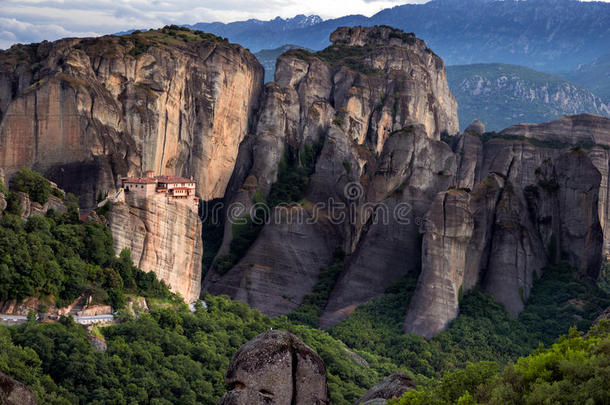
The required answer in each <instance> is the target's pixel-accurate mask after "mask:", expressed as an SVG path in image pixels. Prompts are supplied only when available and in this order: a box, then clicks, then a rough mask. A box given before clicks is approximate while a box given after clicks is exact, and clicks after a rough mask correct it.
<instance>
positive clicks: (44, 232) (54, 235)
mask: <svg viewBox="0 0 610 405" xmlns="http://www.w3.org/2000/svg"><path fill="white" fill-rule="evenodd" d="M15 191H22V192H26V193H28V194H29V196H30V198H31V199H32V200H35V201H37V202H45V201H46V200H47V199H48V198H49V194H50V193H51V186H50V183H49V182H48V180H46V179H45V178H44V177H42V176H41V175H39V174H37V173H35V172H32V171H31V170H29V169H24V170H21V171H20V172H19V173H17V175H16V176H15V179H14V181H13V182H12V183H11V191H10V192H8V197H7V203H8V204H7V209H6V210H5V211H4V212H3V213H2V217H1V218H0V301H6V300H9V299H17V300H22V299H24V298H27V297H39V298H41V302H42V303H44V305H55V306H57V307H64V306H67V305H68V304H70V303H71V302H72V301H74V300H75V299H76V298H78V297H79V296H80V295H81V294H83V293H87V294H88V295H90V296H91V297H92V298H93V302H94V303H109V304H111V305H112V306H113V307H114V308H117V309H119V308H121V307H123V305H124V304H125V293H135V294H139V295H144V296H162V297H168V296H169V295H170V292H169V289H168V288H167V286H165V285H164V284H163V283H161V282H159V281H158V280H157V278H156V276H155V274H154V273H145V272H143V271H141V270H139V269H137V268H136V267H135V266H134V265H133V263H132V262H131V257H130V252H129V251H128V250H125V251H123V252H121V254H120V257H119V258H117V257H116V256H115V253H114V250H113V247H112V235H111V234H110V231H109V230H108V228H107V227H106V226H105V225H100V224H96V223H93V222H86V223H83V222H81V221H80V219H79V215H78V206H77V204H76V200H75V199H74V198H71V197H70V196H67V197H66V200H65V201H64V203H65V204H66V206H67V207H66V211H65V212H57V211H54V210H52V209H49V210H48V211H47V214H46V215H45V216H41V215H32V216H30V217H29V218H28V219H27V220H23V219H22V218H21V217H20V216H18V215H19V214H20V213H21V211H22V207H21V206H20V205H19V201H18V200H17V199H16V198H14V195H15Z"/></svg>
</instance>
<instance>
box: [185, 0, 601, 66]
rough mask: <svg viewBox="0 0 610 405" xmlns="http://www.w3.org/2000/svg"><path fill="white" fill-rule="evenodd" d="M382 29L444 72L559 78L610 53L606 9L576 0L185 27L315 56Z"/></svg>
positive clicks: (462, 3)
mask: <svg viewBox="0 0 610 405" xmlns="http://www.w3.org/2000/svg"><path fill="white" fill-rule="evenodd" d="M382 24H386V25H391V26H393V27H397V28H400V29H403V30H405V31H408V32H414V33H415V34H416V35H417V36H418V37H419V38H422V39H424V40H425V41H426V43H427V44H428V45H429V46H430V48H432V49H433V50H434V51H435V52H436V53H437V54H438V55H440V56H441V57H442V58H443V59H444V60H445V62H446V63H447V64H449V65H457V64H471V63H492V62H494V63H495V62H501V63H511V64H517V65H523V66H528V67H531V68H535V69H538V70H546V71H553V72H557V71H567V70H572V69H575V68H576V67H577V66H578V65H580V64H582V63H585V62H589V61H591V60H593V59H595V58H597V57H599V55H603V54H606V53H610V3H602V2H580V1H577V0H521V1H515V0H506V1H494V0H433V1H430V2H428V3H426V4H405V5H402V6H396V7H393V8H390V9H385V10H382V11H380V12H379V13H377V14H375V15H374V16H372V17H370V18H369V17H365V16H362V15H350V16H345V17H341V18H337V19H332V20H327V21H322V20H321V19H320V17H318V16H304V15H299V16H296V17H294V18H289V19H281V18H276V19H274V20H270V21H260V20H248V21H240V22H234V23H229V24H223V23H198V24H195V25H193V26H190V27H192V28H196V29H200V30H203V31H207V32H211V33H214V34H216V35H219V36H222V37H227V38H228V39H229V40H231V41H232V42H237V43H239V44H241V45H243V46H245V47H247V48H249V49H250V50H252V51H253V52H258V51H260V50H261V49H274V48H277V47H280V46H282V45H284V44H295V45H299V46H303V47H307V48H311V49H314V50H320V49H322V48H324V47H326V46H327V45H328V44H329V40H328V37H329V35H330V33H331V32H332V31H333V30H335V29H336V28H337V27H339V26H354V25H365V26H371V25H382Z"/></svg>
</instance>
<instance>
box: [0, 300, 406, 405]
mask: <svg viewBox="0 0 610 405" xmlns="http://www.w3.org/2000/svg"><path fill="white" fill-rule="evenodd" d="M205 302H206V305H207V309H206V308H204V307H203V306H202V305H198V306H197V309H196V311H195V312H194V313H191V312H190V311H189V310H188V308H187V307H186V306H185V305H184V304H176V305H174V307H167V306H157V307H154V306H153V308H152V309H151V312H150V314H143V315H141V316H140V317H139V318H138V319H128V320H126V321H125V322H124V323H122V324H118V325H113V326H107V327H104V328H101V331H102V333H103V335H104V337H105V339H106V343H107V344H108V349H107V351H106V352H101V351H96V350H94V349H93V348H92V347H91V345H90V344H89V342H88V341H87V332H86V331H85V329H84V328H83V327H81V326H80V325H77V324H74V323H73V322H72V321H71V320H70V319H69V318H66V319H63V320H62V321H61V322H58V323H53V324H35V323H27V324H24V325H21V326H18V327H12V328H7V327H0V370H2V371H4V372H6V373H8V374H9V375H11V376H13V377H15V378H17V379H18V380H20V381H23V382H24V383H26V384H27V385H28V386H29V387H31V388H32V389H33V390H34V392H35V393H36V394H37V395H38V397H39V399H40V401H41V403H45V404H64V403H65V404H67V403H83V404H84V403H87V404H102V403H104V404H128V403H150V404H170V403H180V404H196V403H203V404H216V402H217V401H218V398H219V397H220V395H222V394H223V393H224V392H225V390H226V389H225V386H224V379H223V376H224V372H225V370H226V369H227V366H228V364H229V360H230V358H231V357H232V355H233V354H234V352H235V351H236V350H237V348H239V346H241V345H242V344H244V343H245V342H247V341H248V340H250V339H252V338H253V337H255V336H256V335H258V334H260V333H262V332H264V331H266V330H268V329H269V328H274V329H283V330H289V331H291V332H293V333H295V334H296V335H297V336H299V337H300V338H301V339H302V340H303V341H304V342H305V343H307V344H308V345H309V346H310V347H312V348H313V349H314V350H316V351H317V352H318V353H319V354H320V356H321V357H322V358H323V360H324V362H325V363H326V366H327V370H328V373H329V384H330V389H331V395H332V403H333V404H340V405H341V404H352V403H353V402H354V401H356V400H357V399H358V398H359V397H360V396H361V395H362V394H363V393H364V391H365V388H366V387H369V386H371V385H374V384H375V383H376V382H377V381H378V380H379V379H381V378H382V377H383V376H385V375H387V374H389V373H391V372H393V371H395V369H396V367H395V366H393V365H392V364H391V363H389V362H388V361H387V360H383V359H381V358H379V357H378V356H374V355H367V354H364V356H365V359H366V361H367V362H368V364H369V366H368V367H367V366H364V365H362V364H360V363H359V362H357V361H356V360H354V359H353V358H352V355H351V354H350V352H349V351H348V350H347V349H346V347H345V345H344V344H343V343H341V342H340V341H338V340H336V339H334V338H332V337H330V336H329V335H328V334H327V333H325V332H323V331H319V330H316V329H313V328H309V327H305V326H300V325H295V324H292V323H290V322H289V321H288V320H287V319H286V318H285V317H280V318H275V319H271V318H268V317H266V316H263V315H262V314H261V313H260V312H258V311H256V310H251V309H250V308H248V307H247V306H246V305H245V304H243V303H240V302H233V301H230V300H228V299H226V298H223V297H213V296H206V297H205Z"/></svg>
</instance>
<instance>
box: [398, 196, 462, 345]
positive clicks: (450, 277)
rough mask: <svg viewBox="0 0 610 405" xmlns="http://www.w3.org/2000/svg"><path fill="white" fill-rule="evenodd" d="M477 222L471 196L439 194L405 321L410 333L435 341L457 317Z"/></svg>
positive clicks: (427, 226)
mask: <svg viewBox="0 0 610 405" xmlns="http://www.w3.org/2000/svg"><path fill="white" fill-rule="evenodd" d="M473 230H474V220H473V217H472V211H471V207H470V195H469V194H468V193H467V192H465V191H463V190H455V189H454V190H449V191H446V192H441V193H439V194H438V195H437V196H436V198H435V199H434V201H433V202H432V205H431V207H430V210H429V211H428V213H427V214H426V219H425V234H424V240H423V247H422V272H421V275H420V276H419V279H418V282H417V287H416V289H415V293H414V294H413V298H412V299H411V302H410V304H409V309H408V310H407V314H406V317H405V322H404V331H405V332H406V333H416V334H418V335H422V336H424V337H425V338H428V339H429V338H431V337H432V336H434V335H436V334H437V333H438V332H440V331H442V330H444V329H445V328H446V327H447V326H448V325H449V323H450V322H451V321H452V320H453V319H454V318H455V317H456V316H457V314H458V306H459V298H460V297H459V294H460V292H461V290H462V284H463V282H464V274H465V272H466V267H465V266H466V252H467V249H468V245H469V242H470V239H471V237H472V233H473Z"/></svg>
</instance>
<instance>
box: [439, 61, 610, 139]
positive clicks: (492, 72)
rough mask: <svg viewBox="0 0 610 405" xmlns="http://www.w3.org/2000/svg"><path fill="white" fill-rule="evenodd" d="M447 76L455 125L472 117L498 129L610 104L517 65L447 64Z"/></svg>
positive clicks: (606, 109) (603, 111)
mask: <svg viewBox="0 0 610 405" xmlns="http://www.w3.org/2000/svg"><path fill="white" fill-rule="evenodd" d="M447 79H448V81H449V87H450V89H451V92H452V93H453V95H454V96H455V98H456V99H457V101H458V116H459V119H460V128H461V130H464V129H465V128H466V126H467V125H468V124H469V123H471V122H472V121H473V120H475V119H480V120H481V121H483V123H484V124H485V125H486V127H487V129H488V130H500V129H502V128H506V127H508V126H509V125H513V124H516V123H521V122H529V123H540V122H546V121H550V120H554V119H556V118H559V117H561V116H563V115H566V114H577V113H583V112H587V113H592V114H600V115H606V116H607V115H610V106H608V105H607V104H604V103H603V101H602V99H601V98H599V97H598V96H596V95H595V94H593V93H592V92H591V91H590V90H588V89H584V88H582V87H580V86H577V85H575V84H572V83H570V82H568V81H567V80H565V79H562V78H560V77H558V76H554V75H551V74H548V73H542V72H538V71H535V70H532V69H529V68H526V67H523V66H515V65H502V64H475V65H460V66H447Z"/></svg>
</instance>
